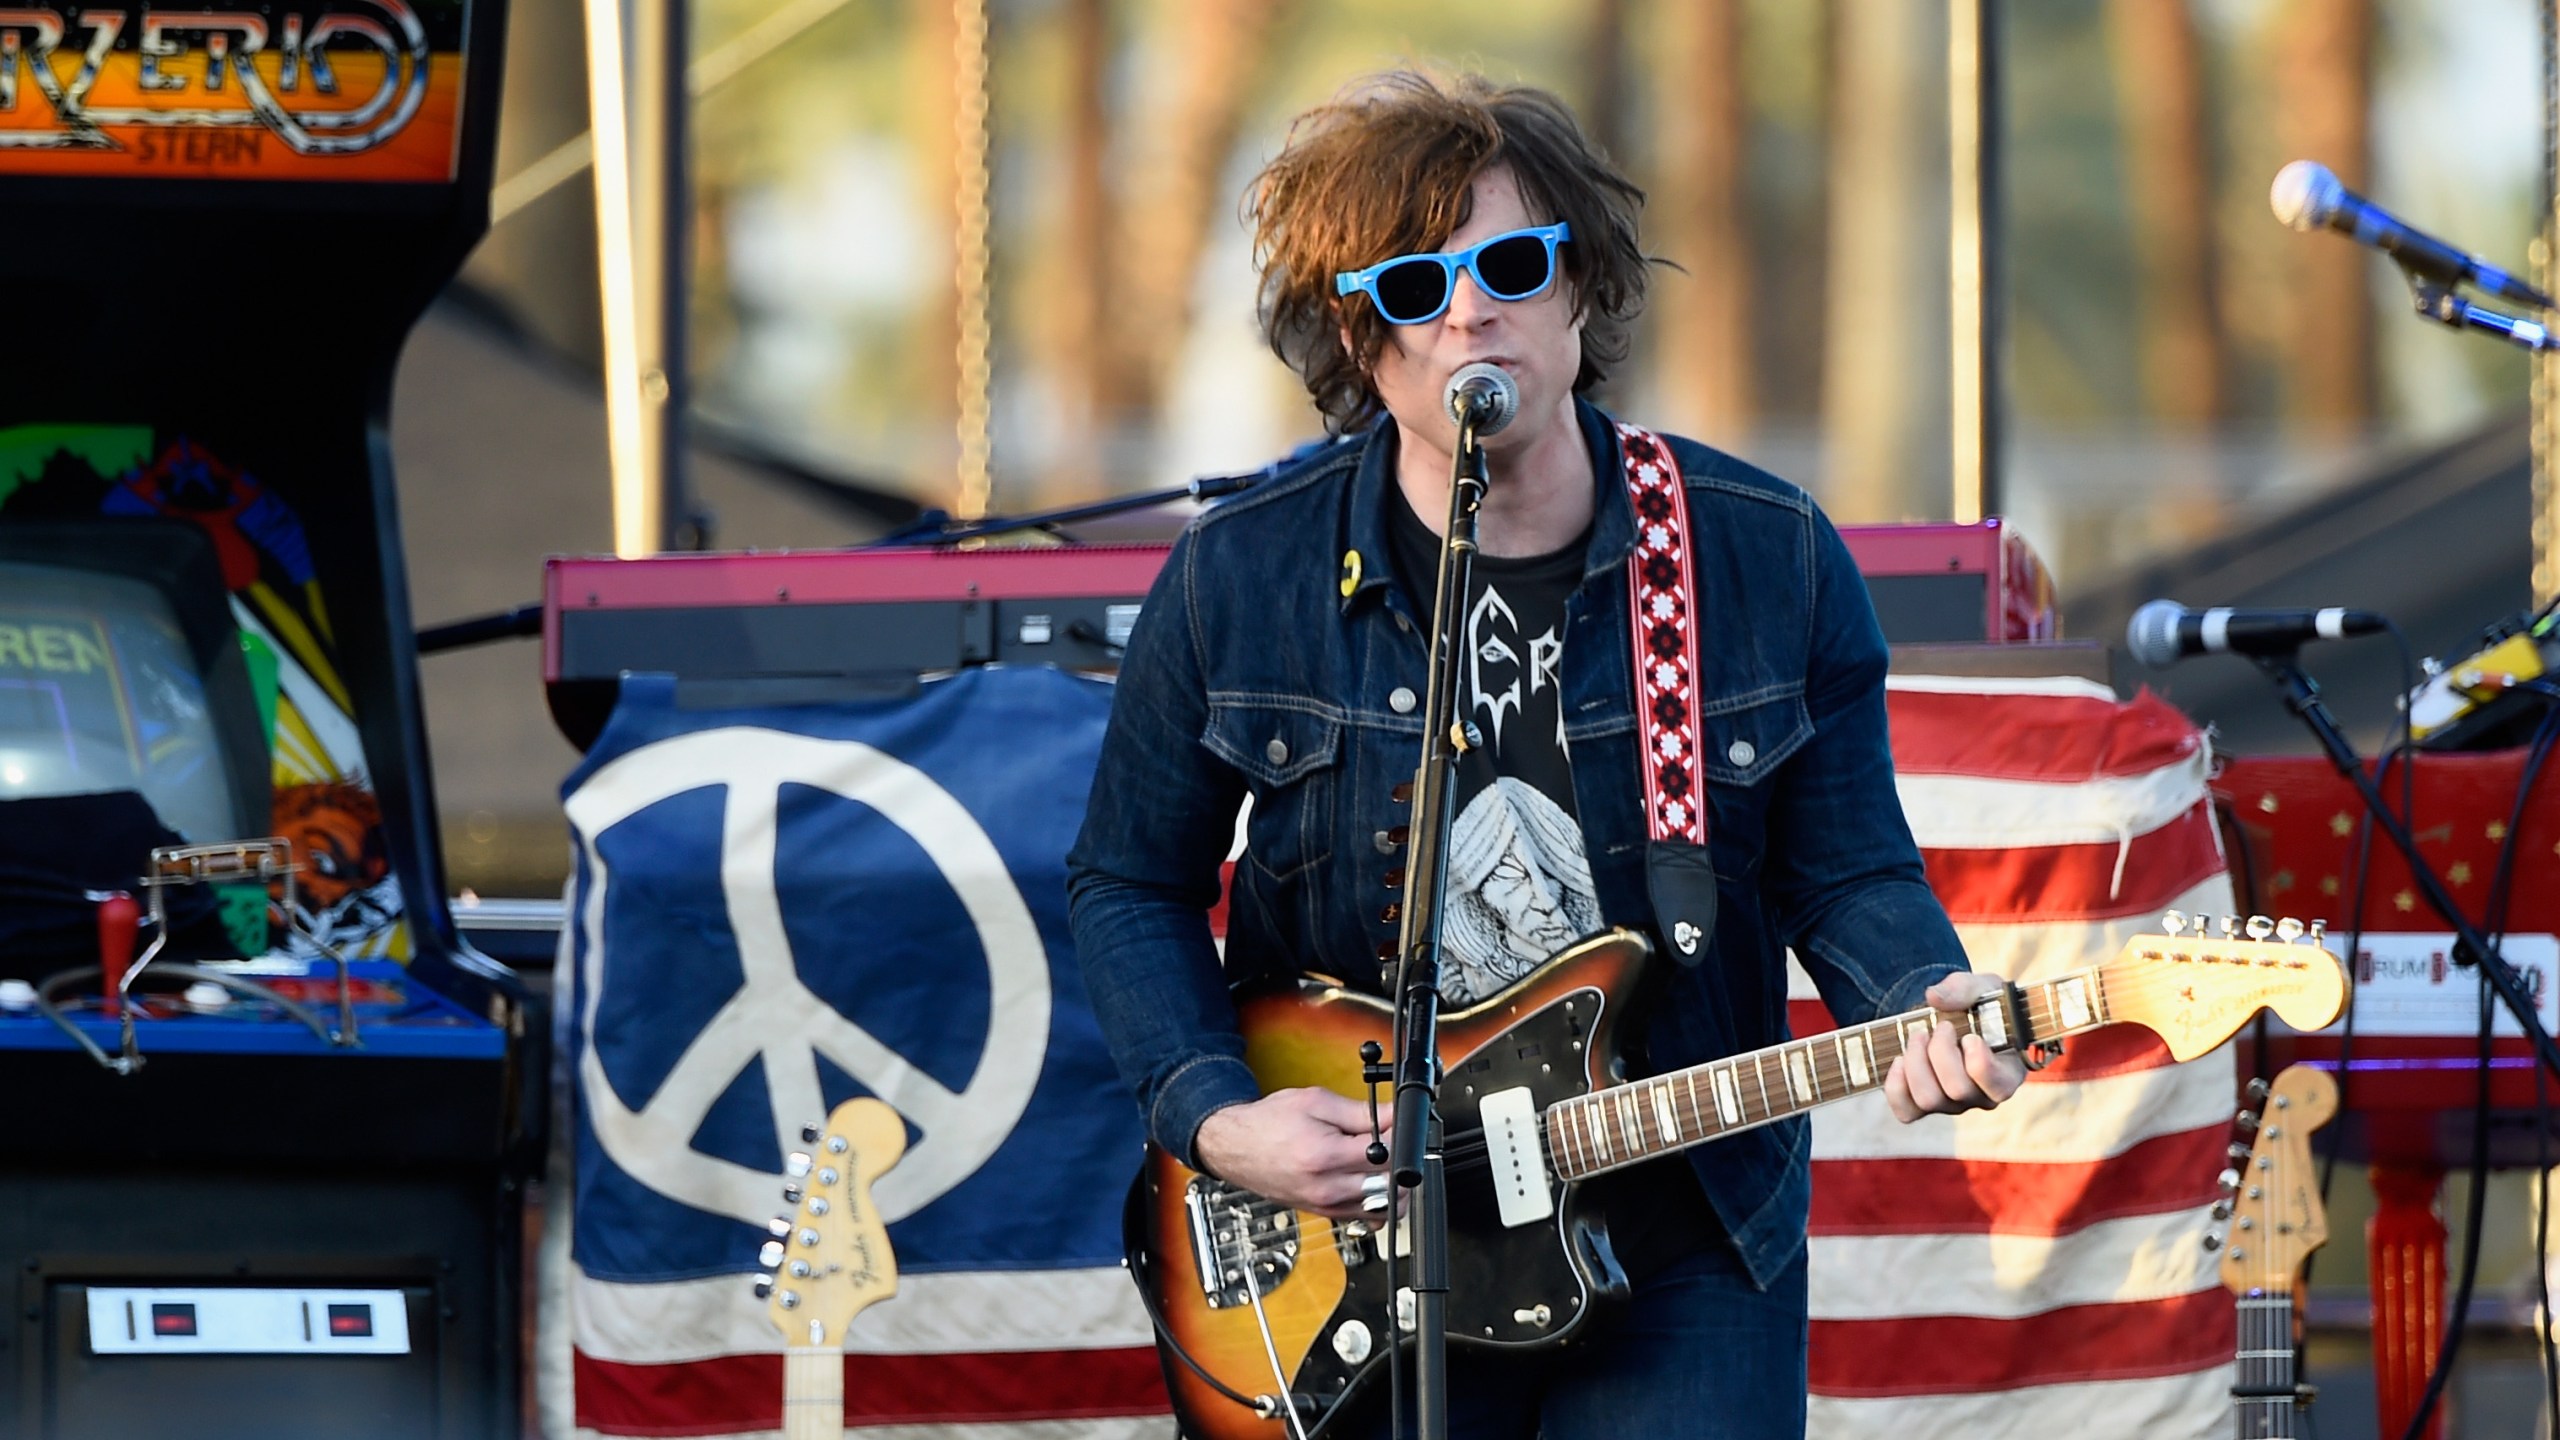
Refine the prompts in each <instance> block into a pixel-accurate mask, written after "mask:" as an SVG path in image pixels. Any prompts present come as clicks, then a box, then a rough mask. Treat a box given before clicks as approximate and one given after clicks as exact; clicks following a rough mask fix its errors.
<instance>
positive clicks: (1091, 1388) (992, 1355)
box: [569, 1266, 1171, 1440]
mask: <svg viewBox="0 0 2560 1440" xmlns="http://www.w3.org/2000/svg"><path fill="white" fill-rule="evenodd" d="M569 1292H570V1299H571V1304H570V1307H569V1310H570V1326H571V1331H572V1337H573V1343H574V1350H573V1352H572V1358H571V1369H572V1373H573V1375H574V1384H575V1393H576V1407H577V1409H576V1422H575V1429H574V1431H573V1432H572V1433H573V1434H574V1435H575V1436H576V1437H577V1440H606V1437H613V1436H633V1435H649V1436H673V1435H684V1436H714V1435H717V1436H739V1437H749V1440H761V1437H768V1436H770V1437H777V1440H778V1437H779V1436H780V1435H781V1426H782V1339H781V1335H780V1333H779V1332H778V1331H777V1330H776V1329H775V1327H774V1324H773V1321H772V1319H771V1317H770V1315H769V1314H768V1312H767V1310H766V1308H765V1305H764V1304H763V1302H761V1301H758V1300H756V1299H755V1298H754V1296H753V1295H752V1294H751V1293H750V1291H749V1289H748V1287H747V1284H746V1278H745V1277H742V1276H736V1275H719V1276H712V1277H709V1278H706V1279H700V1280H681V1281H670V1282H665V1283H655V1284H626V1283H621V1282H616V1281H609V1280H598V1279H595V1278H592V1277H590V1276H588V1275H586V1274H584V1273H583V1272H578V1271H572V1273H571V1276H570V1280H569ZM845 1352H846V1353H845V1369H844V1394H845V1423H846V1425H847V1426H849V1427H856V1428H859V1429H861V1430H862V1432H863V1434H864V1435H865V1436H866V1437H867V1440H903V1437H905V1436H908V1435H910V1434H912V1435H915V1436H919V1437H921V1436H926V1435H931V1436H935V1437H942V1440H968V1437H983V1440H1164V1437H1165V1436H1167V1435H1168V1434H1169V1433H1170V1431H1171V1423H1170V1422H1169V1420H1168V1419H1167V1418H1166V1416H1165V1414H1164V1390H1163V1382H1162V1380H1161V1378H1160V1373H1159V1371H1158V1369H1157V1364H1156V1352H1155V1348H1154V1345H1153V1343H1152V1339H1151V1336H1150V1334H1149V1330H1148V1326H1147V1319H1146V1314H1145V1312H1144V1311H1143V1310H1142V1309H1141V1308H1140V1307H1139V1304H1138V1298H1137V1293H1136V1291H1134V1290H1133V1289H1132V1288H1131V1287H1130V1284H1129V1277H1128V1275H1127V1274H1126V1273H1125V1272H1123V1271H1122V1270H1120V1269H1119V1268H1118V1267H1116V1266H1114V1267H1109V1268H1102V1269H1088V1270H1031V1271H1002V1272H986V1271H979V1272H969V1273H963V1274H908V1275H902V1276H900V1277H899V1280H898V1296H897V1301H896V1303H895V1304H893V1305H882V1306H876V1307H873V1308H872V1309H869V1310H866V1311H864V1312H863V1313H862V1314H861V1315H860V1316H858V1317H856V1319H855V1320H854V1322H853V1324H852V1326H851V1327H850V1329H849V1331H848V1333H847V1335H846V1337H845ZM671 1415H680V1416H683V1417H685V1420H684V1423H683V1424H682V1425H681V1426H675V1427H671V1426H670V1425H669V1422H668V1419H667V1417H669V1416H671Z"/></svg>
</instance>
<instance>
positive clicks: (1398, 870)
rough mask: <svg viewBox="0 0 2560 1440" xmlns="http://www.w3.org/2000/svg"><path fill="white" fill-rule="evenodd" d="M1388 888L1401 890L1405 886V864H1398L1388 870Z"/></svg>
mask: <svg viewBox="0 0 2560 1440" xmlns="http://www.w3.org/2000/svg"><path fill="white" fill-rule="evenodd" d="M1387 888H1388V889H1390V890H1401V889H1403V888H1404V867H1403V866H1401V865H1398V866H1395V867H1393V868H1392V869H1390V870H1388V871H1387Z"/></svg>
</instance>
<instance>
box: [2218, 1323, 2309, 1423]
mask: <svg viewBox="0 0 2560 1440" xmlns="http://www.w3.org/2000/svg"><path fill="white" fill-rule="evenodd" d="M2239 1361H2240V1369H2239V1377H2238V1379H2237V1380H2235V1381H2234V1382H2233V1384H2232V1386H2231V1399H2232V1403H2233V1407H2234V1408H2235V1409H2236V1410H2237V1411H2238V1412H2239V1419H2240V1437H2241V1440H2292V1437H2293V1435H2294V1434H2295V1431H2294V1428H2293V1417H2294V1407H2295V1397H2294V1378H2293V1296H2292V1295H2291V1294H2290V1293H2285V1292H2279V1293H2276V1294H2267V1293H2264V1292H2257V1293H2252V1294H2248V1295H2243V1296H2241V1297H2240V1354H2239Z"/></svg>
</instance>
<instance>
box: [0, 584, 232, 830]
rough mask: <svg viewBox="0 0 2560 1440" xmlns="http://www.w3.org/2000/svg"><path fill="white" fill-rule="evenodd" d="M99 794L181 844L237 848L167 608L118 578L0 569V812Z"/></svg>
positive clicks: (204, 706)
mask: <svg viewBox="0 0 2560 1440" xmlns="http://www.w3.org/2000/svg"><path fill="white" fill-rule="evenodd" d="M260 758H261V759H263V757H260ZM111 790H135V791H139V792H141V794H142V797H143V798H144V799H145V800H147V801H149V802H150V804H151V808H152V809H153V810H154V811H156V812H157V813H158V815H159V817H160V821H161V823H162V824H165V825H167V826H168V827H169V828H170V829H172V830H175V831H177V832H178V833H179V834H180V835H182V836H184V837H185V838H186V839H187V840H188V841H189V842H191V843H205V842H211V841H217V840H230V839H237V838H239V830H240V826H239V820H238V818H237V816H236V814H235V808H236V807H235V803H234V796H235V794H236V793H237V792H236V791H235V789H234V786H233V780H232V776H231V773H230V769H229V765H228V762H227V760H226V757H225V755H224V752H223V748H222V746H221V743H220V741H219V739H218V736H217V728H216V726H215V723H214V717H213V710H212V707H211V706H210V705H209V704H208V703H207V698H206V687H205V679H204V676H203V675H202V674H201V673H200V672H199V670H198V669H197V666H196V663H195V660H194V657H193V654H192V652H191V651H190V650H189V648H188V644H187V639H186V636H185V633H184V632H183V631H182V630H181V629H180V628H179V625H178V617H177V612H176V610H175V609H174V608H173V607H172V606H171V604H170V602H169V597H168V596H167V595H166V594H164V593H163V592H162V591H161V590H160V589H159V588H158V587H156V586H153V585H152V584H150V583H149V582H147V581H144V580H140V579H136V578H133V577H130V576H125V575H111V574H103V573H99V572H97V571H91V570H83V569H78V568H74V567H70V566H63V565H47V564H39V563H32V562H28V561H25V560H14V559H0V800H12V799H27V798H33V797H37V796H50V795H87V794H96V793H99V792H102V791H111Z"/></svg>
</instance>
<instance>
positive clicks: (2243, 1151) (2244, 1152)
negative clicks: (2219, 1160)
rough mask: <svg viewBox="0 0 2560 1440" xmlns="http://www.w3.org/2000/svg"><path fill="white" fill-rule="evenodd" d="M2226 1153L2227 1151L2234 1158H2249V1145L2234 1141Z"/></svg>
mask: <svg viewBox="0 0 2560 1440" xmlns="http://www.w3.org/2000/svg"><path fill="white" fill-rule="evenodd" d="M2226 1153H2228V1154H2229V1155H2230V1156H2231V1158H2232V1159H2234V1160H2246V1159H2248V1158H2249V1147H2248V1146H2246V1145H2242V1144H2239V1143H2237V1142H2234V1143H2233V1145H2232V1147H2231V1149H2230V1150H2229V1151H2228V1152H2226Z"/></svg>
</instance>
